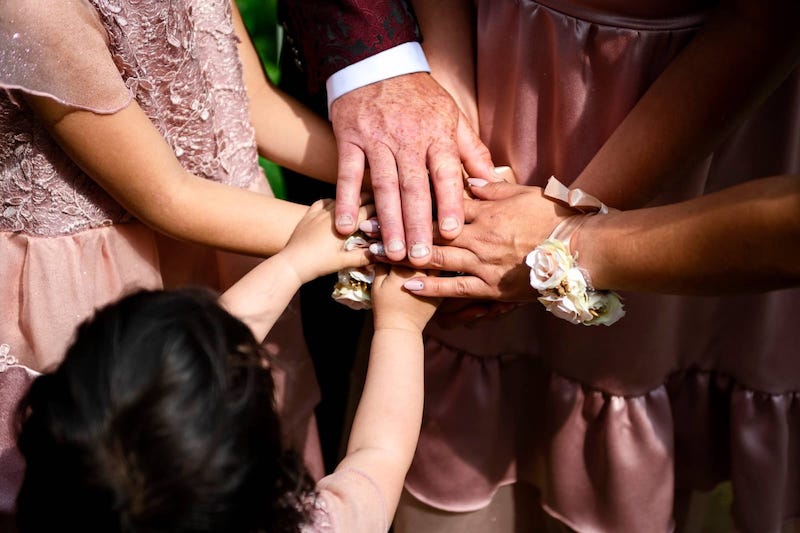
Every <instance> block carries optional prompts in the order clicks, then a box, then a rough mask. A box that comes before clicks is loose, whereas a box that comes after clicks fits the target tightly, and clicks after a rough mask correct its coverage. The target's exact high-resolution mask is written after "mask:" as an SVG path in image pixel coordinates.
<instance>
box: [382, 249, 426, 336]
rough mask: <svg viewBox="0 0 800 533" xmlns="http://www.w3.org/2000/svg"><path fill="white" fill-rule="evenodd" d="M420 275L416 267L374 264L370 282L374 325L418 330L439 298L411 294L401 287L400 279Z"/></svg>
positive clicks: (406, 279) (421, 273)
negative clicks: (374, 268) (373, 275)
mask: <svg viewBox="0 0 800 533" xmlns="http://www.w3.org/2000/svg"><path fill="white" fill-rule="evenodd" d="M390 268H391V270H390ZM424 275H425V274H424V273H423V272H420V271H418V270H412V269H408V268H404V267H400V266H396V265H394V266H391V267H388V266H384V265H377V271H376V273H375V281H374V282H373V283H372V304H373V309H374V311H375V329H380V328H394V329H410V330H416V331H422V330H423V329H424V328H425V324H427V323H428V320H430V318H431V316H433V313H434V311H436V307H437V306H438V305H439V302H441V299H436V298H423V297H420V296H415V295H414V294H412V293H410V292H408V291H407V290H405V289H404V288H403V283H404V282H406V281H408V280H409V279H411V278H413V277H420V276H424Z"/></svg>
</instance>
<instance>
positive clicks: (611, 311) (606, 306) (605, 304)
mask: <svg viewBox="0 0 800 533" xmlns="http://www.w3.org/2000/svg"><path fill="white" fill-rule="evenodd" d="M589 307H590V308H591V310H592V315H594V316H593V318H592V319H591V320H589V321H587V322H586V324H588V325H590V326H601V325H602V326H610V325H611V324H613V323H614V322H616V321H617V320H619V319H620V318H622V317H624V316H625V309H623V307H622V299H621V298H620V297H619V295H618V294H617V293H616V292H614V291H608V292H606V291H601V292H592V293H591V294H589Z"/></svg>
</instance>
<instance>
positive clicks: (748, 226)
mask: <svg viewBox="0 0 800 533" xmlns="http://www.w3.org/2000/svg"><path fill="white" fill-rule="evenodd" d="M573 250H577V251H578V262H579V263H580V264H581V266H582V267H584V268H586V269H587V270H588V272H589V273H590V276H591V278H592V282H593V284H594V285H595V287H597V288H600V289H618V290H630V291H647V292H662V293H696V294H714V293H720V292H732V291H738V292H741V291H747V290H770V289H775V288H781V287H787V286H793V285H798V284H800V177H798V176H779V177H774V178H765V179H761V180H755V181H751V182H748V183H746V184H743V185H739V186H736V187H732V188H730V189H726V190H724V191H720V192H717V193H713V194H709V195H706V196H703V197H700V198H696V199H693V200H690V201H687V202H682V203H679V204H673V205H668V206H661V207H655V208H648V209H639V210H634V211H628V212H619V213H613V214H610V215H603V216H593V217H589V218H588V219H587V221H586V223H585V224H584V226H583V227H582V228H581V229H580V230H579V231H578V233H577V235H576V240H575V241H574V242H573Z"/></svg>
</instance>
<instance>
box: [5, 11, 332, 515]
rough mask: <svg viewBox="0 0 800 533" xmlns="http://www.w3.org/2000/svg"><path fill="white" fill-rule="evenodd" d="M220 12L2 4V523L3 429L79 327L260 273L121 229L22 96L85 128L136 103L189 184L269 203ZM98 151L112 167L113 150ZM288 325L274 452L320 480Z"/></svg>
mask: <svg viewBox="0 0 800 533" xmlns="http://www.w3.org/2000/svg"><path fill="white" fill-rule="evenodd" d="M230 10H231V6H230V4H229V2H227V1H213V0H177V1H172V2H162V1H160V0H144V1H137V2H133V1H131V0H92V1H88V0H59V1H58V2H51V1H47V0H4V1H3V2H2V4H0V42H2V43H3V45H2V47H0V89H1V90H0V202H2V205H1V206H0V294H2V295H3V302H2V305H0V345H1V346H0V354H2V356H0V423H2V424H3V425H4V427H3V428H1V429H0V513H2V512H8V511H9V510H10V507H9V505H10V503H13V497H14V494H16V486H15V482H18V480H19V479H18V478H19V473H20V472H21V470H20V469H19V468H18V456H17V454H16V450H14V448H13V441H12V440H11V439H10V438H9V437H10V435H11V433H10V430H9V428H8V425H7V423H8V421H9V414H10V413H11V412H12V411H13V409H14V406H15V403H16V399H17V398H18V397H19V396H20V395H21V394H22V392H23V391H24V390H25V387H26V383H28V382H29V381H30V379H31V376H34V375H35V374H36V371H43V370H46V369H47V368H49V367H52V366H53V365H56V364H58V362H59V360H60V358H61V357H62V354H63V353H64V351H65V348H66V346H67V345H68V343H69V342H70V339H71V336H72V332H73V330H74V329H75V327H76V326H77V325H78V324H79V323H80V322H81V321H83V320H84V319H86V318H87V317H89V316H91V314H92V312H93V311H94V309H96V308H97V307H98V306H102V305H104V304H106V303H108V302H111V301H113V300H116V299H118V298H119V297H120V296H122V295H123V294H125V293H127V292H130V291H132V290H135V289H139V288H159V287H162V286H164V287H174V286H178V285H183V284H189V283H191V284H204V285H207V286H209V287H212V288H214V289H224V288H226V287H227V286H229V285H230V284H231V283H232V282H233V281H235V280H236V279H238V278H239V277H240V276H241V275H242V274H244V273H245V272H246V271H248V270H249V269H250V268H252V267H253V266H254V265H255V264H257V262H258V260H257V259H254V258H249V257H244V256H238V255H234V254H228V253H222V252H217V251H215V250H212V249H209V248H205V247H202V246H196V245H191V244H186V243H179V242H176V241H173V240H172V239H169V238H167V237H164V236H162V235H158V234H156V233H155V232H154V231H153V230H151V229H149V228H148V227H146V226H145V225H143V224H141V223H140V222H138V221H137V220H135V219H134V218H133V217H132V216H131V215H130V214H128V213H127V212H126V211H125V210H124V209H123V208H122V207H121V206H120V205H119V204H117V203H116V202H115V201H114V200H113V199H111V197H109V196H108V195H107V194H106V193H105V192H104V191H103V190H102V189H101V188H100V187H99V186H98V185H96V184H95V182H94V181H92V180H91V179H90V178H89V177H88V176H87V175H85V174H84V173H83V172H82V171H81V170H80V169H79V168H78V167H77V166H75V164H73V162H72V161H71V160H70V159H69V157H68V156H67V155H66V154H65V153H64V152H63V151H62V150H61V149H60V148H59V146H58V145H57V144H56V143H55V142H54V141H53V139H52V138H51V137H50V136H49V134H48V133H47V132H46V131H45V130H44V128H43V127H42V126H41V125H40V124H39V123H38V122H37V120H36V119H35V117H34V116H33V114H32V113H31V111H30V109H29V108H28V107H27V106H26V104H25V101H24V99H23V93H30V94H36V95H44V96H49V97H51V98H53V99H55V100H57V101H59V102H61V103H63V104H66V105H68V106H72V107H76V108H80V109H87V110H91V111H93V112H95V113H99V114H107V113H114V112H116V111H118V110H120V109H122V108H124V107H125V106H126V105H128V104H129V103H130V102H131V101H132V100H135V101H136V102H137V103H138V105H139V106H140V107H141V108H142V109H143V110H144V111H145V112H146V113H147V115H148V116H149V117H150V119H151V121H152V122H153V124H154V125H155V126H156V127H157V128H158V130H159V131H160V132H161V133H162V135H163V136H164V138H165V139H166V140H167V142H168V143H169V144H170V145H171V146H172V148H173V150H174V152H175V155H176V156H177V157H178V159H179V160H180V162H181V164H182V165H183V166H184V168H185V169H186V170H187V171H189V172H192V173H194V174H196V175H198V176H201V177H204V178H207V179H210V180H215V181H218V182H221V183H225V184H227V185H230V186H232V187H240V188H248V189H251V190H256V191H259V192H261V193H263V194H268V195H271V194H272V193H271V191H270V190H269V185H268V183H267V181H266V179H265V176H264V174H263V171H262V170H261V168H260V167H259V165H258V155H257V151H256V144H255V138H254V132H253V129H252V127H251V125H250V122H249V118H248V113H247V107H248V102H247V95H246V93H245V89H244V85H243V80H242V69H241V65H240V63H239V58H238V54H237V44H238V39H237V37H236V35H235V33H234V29H233V23H232V19H231V12H230ZM103 148H104V149H105V150H107V151H108V154H109V157H114V149H115V147H114V146H106V147H103ZM264 230H265V231H268V228H265V229H264ZM297 311H298V310H297V309H296V308H295V307H290V308H289V309H288V310H287V312H286V313H284V316H283V317H282V319H281V320H280V321H279V323H278V324H276V326H275V327H274V328H273V333H272V334H271V335H270V337H269V338H268V339H267V341H266V347H267V350H268V351H270V352H271V353H272V355H273V356H275V357H276V367H277V368H278V372H277V379H276V381H277V384H278V389H279V390H278V403H279V406H280V407H281V408H282V412H283V415H284V416H283V418H284V428H285V430H286V433H287V438H288V439H289V440H290V441H291V442H292V443H293V444H294V445H295V446H298V447H299V448H300V449H301V450H302V451H305V456H306V460H307V463H308V464H309V467H310V469H311V471H312V473H313V474H314V475H316V476H319V475H320V474H321V473H322V467H321V465H322V463H321V456H320V454H319V446H318V442H317V440H316V429H315V424H314V420H313V408H314V406H315V404H316V403H317V400H318V390H317V387H316V381H315V377H314V374H313V367H312V365H311V361H310V358H309V356H308V354H307V352H306V349H305V345H304V343H303V340H302V331H301V329H300V321H299V314H298V312H297ZM3 362H5V363H6V364H3ZM15 461H16V462H15Z"/></svg>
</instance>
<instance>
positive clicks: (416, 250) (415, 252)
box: [408, 244, 431, 257]
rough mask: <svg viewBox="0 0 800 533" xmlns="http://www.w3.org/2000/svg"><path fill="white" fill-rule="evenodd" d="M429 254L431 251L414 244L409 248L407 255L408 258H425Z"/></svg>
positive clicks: (422, 245) (424, 246)
mask: <svg viewBox="0 0 800 533" xmlns="http://www.w3.org/2000/svg"><path fill="white" fill-rule="evenodd" d="M429 253H431V249H430V248H428V247H427V246H426V245H424V244H414V245H412V246H411V251H410V252H409V253H408V256H409V257H425V256H426V255H428V254H429Z"/></svg>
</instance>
